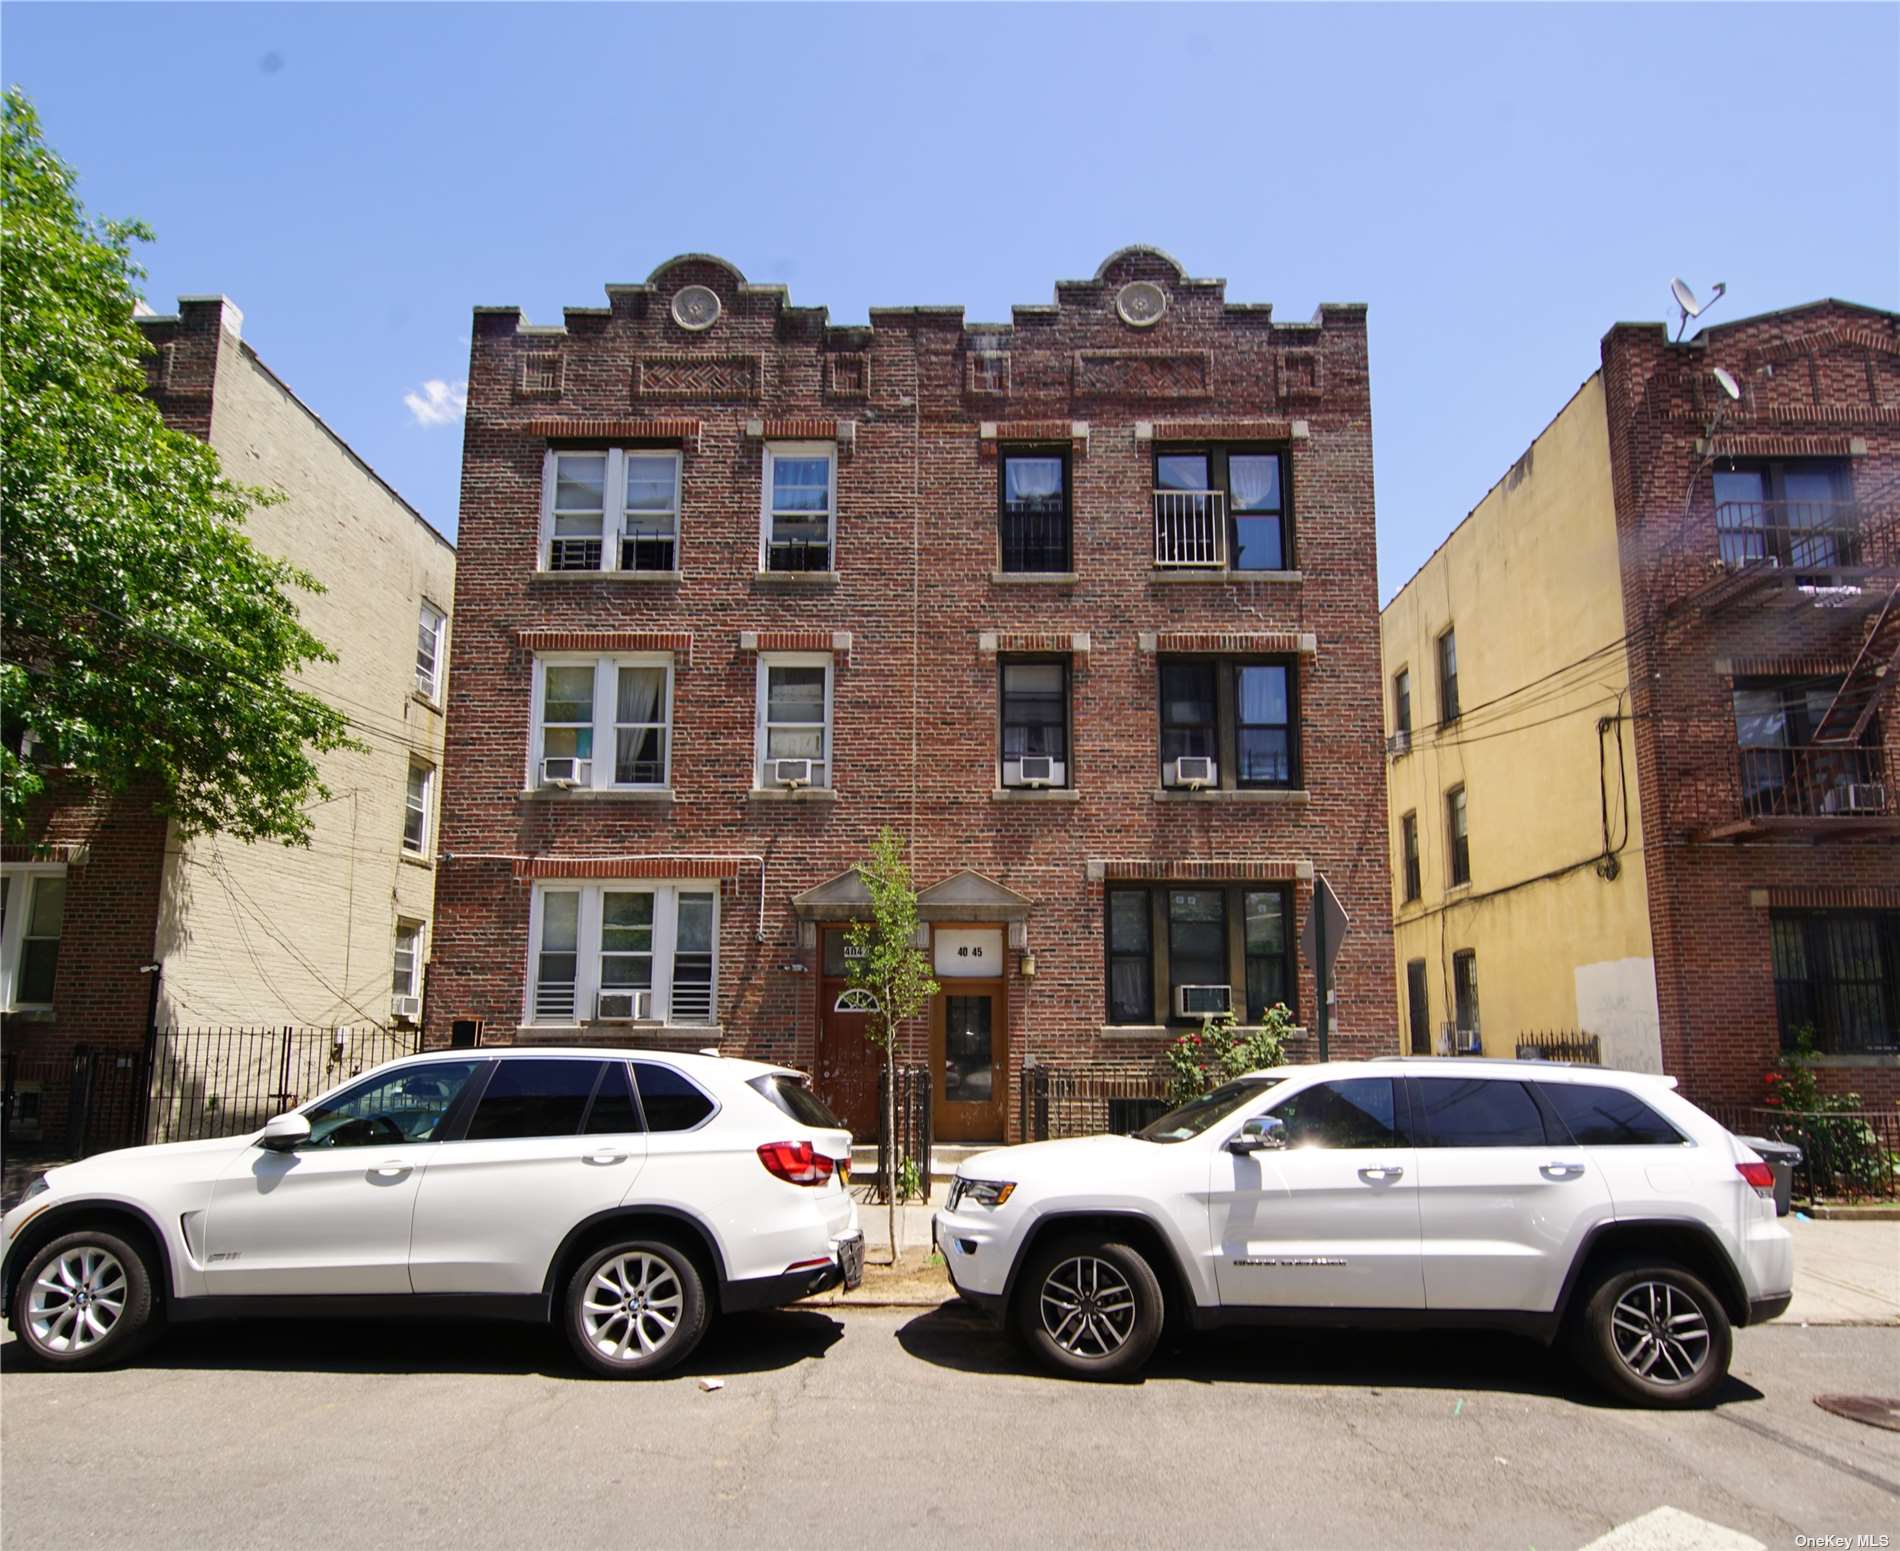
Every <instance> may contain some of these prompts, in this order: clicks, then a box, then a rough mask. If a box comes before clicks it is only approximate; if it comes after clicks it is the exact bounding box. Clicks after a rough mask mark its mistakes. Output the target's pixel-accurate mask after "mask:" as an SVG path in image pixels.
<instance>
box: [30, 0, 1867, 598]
mask: <svg viewBox="0 0 1900 1551" xmlns="http://www.w3.org/2000/svg"><path fill="white" fill-rule="evenodd" d="M4 39H5V53H4V62H3V63H0V70H3V71H4V75H5V79H6V80H7V81H9V82H12V83H17V84H19V85H21V86H23V87H24V88H25V89H26V91H27V92H28V94H29V95H31V96H32V97H33V98H34V99H35V101H36V102H37V104H38V106H39V108H40V111H41V113H42V116H43V118H44V122H45V126H46V131H47V135H48V137H49V139H50V140H51V141H52V143H53V144H54V145H55V146H56V147H57V148H58V149H59V150H60V152H61V153H62V154H63V155H64V156H65V157H66V158H67V160H68V161H70V162H72V163H73V164H74V165H75V166H77V167H78V169H79V170H80V174H81V184H80V191H81V195H82V197H83V198H84V199H85V200H86V202H87V203H88V205H89V206H90V207H91V208H93V209H94V210H96V211H99V212H101V213H105V214H110V215H120V216H123V215H138V216H142V217H143V218H144V219H145V220H146V221H148V222H149V223H150V224H151V225H152V226H153V227H154V229H155V230H156V232H157V234H158V241H157V242H156V243H155V244H154V245H152V246H151V247H150V248H149V249H147V250H146V253H145V260H146V264H147V267H148V268H149V270H150V272H151V279H150V282H149V286H148V295H149V296H150V297H151V299H152V301H153V303H154V305H156V306H157V307H158V309H159V310H160V311H167V310H169V309H170V306H171V303H172V300H173V298H175V297H176V296H177V295H179V294H180V293H185V294H193V293H200V292H208V291H223V292H225V293H227V294H228V295H230V296H231V297H232V298H233V299H234V300H236V301H237V303H238V304H239V306H241V307H242V308H243V309H244V312H245V335H246V337H247V338H248V339H249V340H250V341H251V342H252V344H253V345H254V346H255V347H256V348H257V350H258V352H259V354H260V355H262V356H263V358H264V359H265V360H266V361H267V362H269V363H270V365H271V366H272V367H273V368H274V369H275V370H276V371H277V372H278V373H279V374H280V375H281V376H283V377H284V378H285V379H286V380H287V381H288V382H289V383H290V384H291V385H292V386H293V387H294V388H295V389H296V390H297V392H298V393H299V394H300V395H301V396H302V397H303V398H304V399H305V401H306V402H308V403H309V404H310V405H311V406H312V407H313V408H315V409H316V410H317V411H318V413H320V414H322V415H323V416H324V417H325V418H326V419H327V420H328V421H329V422H330V424H331V425H332V426H334V427H335V428H336V430H337V431H338V432H339V433H340V434H341V435H343V436H344V437H345V438H346V439H347V440H348V441H349V442H350V443H351V444H352V445H353V446H354V447H355V448H356V449H357V451H358V452H360V453H361V454H362V455H363V456H364V457H365V458H367V459H368V460H369V461H370V462H371V463H372V464H374V465H375V467H376V468H377V469H378V470H379V471H380V472H381V473H382V474H383V475H384V477H385V478H387V479H388V480H389V481H390V483H391V484H393V485H394V486H395V487H396V488H397V489H399V490H400V491H402V492H403V494H404V495H405V496H407V497H408V498H409V499H410V501H412V502H413V503H414V504H415V505H416V506H417V507H418V508H419V509H420V510H421V511H422V512H423V513H424V515H426V516H427V517H429V518H430V519H431V520H432V521H433V522H435V523H436V524H437V525H438V526H440V527H442V528H443V529H444V530H445V531H448V532H450V533H453V531H454V524H455V504H456V494H457V484H458V467H459V458H460V446H459V441H460V428H459V422H458V421H456V419H455V418H454V416H453V414H452V413H450V414H448V415H447V416H446V417H444V416H443V415H442V413H441V405H442V403H443V395H442V394H441V392H440V391H439V390H438V392H437V394H436V396H435V398H434V399H432V398H431V396H430V392H429V390H428V389H427V387H426V386H425V385H426V384H427V383H429V382H431V381H435V382H441V383H446V384H449V385H451V392H452V388H453V385H454V384H456V383H457V382H459V381H460V379H461V378H463V377H464V376H465V374H466V362H467V355H468V323H469V309H470V308H471V307H472V306H475V305H477V304H482V303H519V304H520V305H521V306H523V307H524V308H525V309H526V310H527V312H528V315H529V317H530V318H531V319H534V320H536V321H544V322H554V321H558V320H559V314H560V309H561V307H562V306H563V305H569V304H580V305H599V304H601V303H602V301H603V296H602V291H601V288H602V286H603V285H605V284H607V283H609V282H616V281H633V280H641V279H644V278H645V277H646V275H647V274H648V272H649V271H650V270H651V269H652V268H653V267H654V265H655V264H657V263H658V262H659V261H660V260H662V259H664V258H666V257H668V256H670V255H671V254H674V253H677V252H682V251H687V250H708V251H711V252H715V253H719V254H722V255H724V256H725V257H727V258H729V259H731V260H732V261H733V262H734V263H736V264H737V265H738V266H739V267H740V268H741V269H742V270H743V271H745V273H746V274H747V275H748V276H749V277H750V278H751V279H753V280H757V281H777V282H783V283H785V284H787V285H789V286H790V287H791V290H792V296H793V300H794V301H796V302H798V303H800V304H823V305H826V306H829V307H830V309H831V316H832V318H833V320H834V321H837V322H853V321H862V320H863V319H864V317H865V312H866V309H867V308H868V307H872V306H885V305H906V304H912V303H925V302H929V303H961V304H962V305H963V306H964V307H965V308H966V309H967V316H968V317H969V318H970V319H971V320H972V321H990V320H998V319H1006V318H1007V317H1008V315H1009V307H1010V305H1011V304H1012V303H1016V302H1037V303H1039V302H1046V301H1048V300H1050V299H1051V287H1052V285H1053V283H1054V282H1055V281H1056V280H1057V279H1059V278H1069V277H1072V276H1087V275H1089V274H1092V273H1093V272H1094V270H1095V267H1096V265H1097V264H1098V263H1099V262H1100V261H1101V260H1102V258H1103V257H1104V256H1106V255H1107V254H1108V253H1109V252H1111V251H1112V250H1114V249H1115V248H1118V247H1120V246H1122V245H1124V244H1126V243H1131V242H1145V243H1153V244H1156V245H1158V246H1160V247H1164V248H1166V249H1168V250H1169V251H1170V252H1172V253H1174V254H1175V255H1176V256H1177V257H1179V258H1180V259H1181V260H1182V262H1183V263H1184V264H1186V266H1187V268H1188V269H1189V271H1190V272H1191V273H1193V274H1197V275H1219V276H1224V277H1225V278H1226V279H1227V281H1228V295H1229V296H1230V297H1231V298H1233V299H1235V300H1239V301H1270V302H1272V303H1273V304H1274V307H1275V310H1276V312H1277V314H1278V316H1280V317H1281V318H1304V317H1306V316H1308V315H1309V314H1310V313H1311V312H1312V310H1313V308H1314V306H1315V305H1316V304H1317V303H1319V302H1320V301H1322V300H1324V301H1365V302H1368V303H1370V304H1371V309H1372V310H1371V330H1372V368H1373V416H1374V438H1375V448H1376V455H1377V475H1378V502H1379V529H1380V540H1379V549H1380V570H1381V596H1382V597H1385V596H1389V595H1390V593H1391V592H1392V591H1393V590H1394V589H1395V588H1396V587H1397V586H1399V585H1400V584H1401V583H1403V582H1404V580H1405V579H1406V577H1408V576H1409V575H1410V574H1411V573H1412V571H1413V570H1414V569H1415V568H1416V566H1417V565H1418V564H1419V562H1420V561H1421V560H1423V559H1424V557H1425V556H1426V555H1427V554H1429V553H1430V551H1431V549H1432V548H1433V546H1434V545H1435V544H1437V542H1438V541H1439V540H1440V539H1441V538H1442V537H1443V536H1444V534H1445V533H1446V532H1447V531H1448V530H1449V529H1450V528H1451V526H1452V525H1453V524H1454V523H1456V522H1457V520H1458V519H1459V518H1460V517H1461V516H1463V514H1464V513H1465V512H1466V511H1467V510H1468V509H1469V508H1470V507H1471V506H1473V505H1474V504H1475V503H1476V502H1477V501H1478V500H1479V498H1480V497H1481V496H1482V495H1483V494H1484V492H1485V490H1486V489H1488V488H1489V487H1490V485H1491V484H1492V482H1493V481H1494V480H1496V479H1497V478H1498V477H1499V476H1500V475H1501V474H1502V473H1503V472H1504V471H1505V469H1506V468H1508V467H1509V465H1510V463H1511V462H1512V460H1513V459H1514V458H1516V456H1517V455H1518V454H1519V453H1520V452H1521V451H1522V450H1523V448H1524V447H1525V445H1526V444H1527V443H1528V442H1529V441H1530V439H1531V438H1532V437H1533V436H1534V435H1535V434H1536V433H1537V431H1538V430H1539V429H1540V428H1541V427H1542V426H1543V425H1544V424H1545V422H1546V421H1548V420H1549V418H1550V417H1551V416H1552V415H1553V414H1555V413H1556V411H1557V410H1558V409H1559V408H1560V407H1561V406H1562V404H1563V403H1564V401H1565V400H1566V399H1567V398H1568V397H1569V396H1570V394H1571V392H1572V391H1573V390H1574V389H1575V387H1576V386H1577V384H1578V383H1579V382H1581V381H1582V380H1583V379H1584V378H1585V377H1586V376H1588V374H1589V373H1590V372H1591V371H1592V370H1593V369H1594V368H1595V366H1596V365H1597V361H1598V356H1597V346H1598V341H1599V339H1600V338H1601V337H1602V335H1603V333H1604V331H1605V330H1606V329H1607V328H1608V327H1609V326H1610V325H1611V324H1612V323H1614V322H1616V321H1618V320H1622V319H1663V318H1665V317H1666V316H1668V315H1669V299H1668V284H1669V279H1670V277H1671V276H1672V275H1674V274H1681V275H1684V276H1686V277H1687V278H1688V279H1689V280H1690V282H1691V283H1692V284H1694V285H1696V286H1697V287H1698V288H1699V289H1700V290H1701V291H1702V292H1703V293H1704V294H1705V295H1706V294H1707V292H1708V289H1709V288H1710V286H1711V285H1712V283H1713V282H1715V281H1717V280H1724V281H1727V282H1728V285H1729V294H1728V296H1727V298H1726V299H1725V300H1724V301H1723V302H1722V303H1721V304H1720V305H1719V307H1718V308H1717V310H1716V311H1715V312H1713V313H1712V314H1711V315H1710V316H1711V320H1712V321H1714V320H1721V319H1725V318H1735V317H1742V316H1745V315H1746V314H1748V313H1752V312H1761V311H1767V310H1769V309H1772V308H1777V307H1785V306H1789V305H1792V304H1795V303H1799V302H1803V301H1808V300H1812V299H1814V298H1816V297H1819V296H1824V295H1833V296H1840V297H1845V298H1848V299H1850V300H1854V301H1860V302H1866V303H1870V304H1873V305H1876V306H1882V307H1896V306H1900V7H1895V6H1891V5H1883V6H1848V7H1840V8H1834V7H1827V6H1820V5H1810V6H1799V7H1790V8H1782V7H1778V6H1767V5H1759V6H1758V5H1747V6H1720V5H1697V6H1690V7H1684V8H1676V7H1664V6H1634V7H1621V6H1609V5H1602V6H1587V7H1569V6H1561V7H1560V6H1536V7H1530V6H1523V7H1519V6H1506V5H1487V6H1477V7H1449V6H1430V5H1405V6H1399V7H1393V8H1387V7H1381V6H1371V5H1342V6H1333V7H1317V6H1295V7H1270V6H1259V7H1243V6H1238V5H1201V6H1180V7H1174V8H1169V9H1158V8H1149V7H1145V6H1133V5H1128V6H1102V7H1097V6H1084V5H1048V6H1037V7H1014V6H1003V5H983V6H962V7H947V6H945V7H925V6H915V7H909V6H896V5H892V6H873V5H863V6H845V7H815V6H793V5H784V6H774V7H769V8H752V7H747V6H736V5H735V6H701V7H698V8H691V9H687V8H672V7H633V6H610V5H574V6H552V5H549V6H539V7H532V8H529V7H516V6H502V5H482V6H468V5H449V4H442V5H416V6H398V5H374V6H373V5H321V6H273V5H241V6H240V5H218V6H172V5H159V4H153V5H137V6H123V7H122V6H98V5H87V6H80V5H53V4H32V5H23V4H9V5H7V6H6V7H5V8H4ZM410 400H413V401H414V403H416V404H419V405H420V406H421V407H422V414H421V416H420V417H419V416H418V414H417V412H416V410H415V408H413V407H412V406H411V403H410V402H409V401H410ZM430 419H433V420H434V421H435V423H424V422H425V421H427V420H430Z"/></svg>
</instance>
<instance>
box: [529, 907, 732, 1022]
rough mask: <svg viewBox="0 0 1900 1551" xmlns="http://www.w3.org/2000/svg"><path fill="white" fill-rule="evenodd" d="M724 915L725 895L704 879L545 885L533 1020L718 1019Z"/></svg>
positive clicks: (532, 986) (533, 955)
mask: <svg viewBox="0 0 1900 1551" xmlns="http://www.w3.org/2000/svg"><path fill="white" fill-rule="evenodd" d="M718 922H719V896H718V892H717V890H716V889H712V888H708V887H706V886H705V885H702V884H675V883H649V882H641V881H638V880H629V881H627V882H613V883H598V884H595V883H587V884H581V883H566V882H548V883H545V884H539V885H537V886H536V889H535V896H534V907H533V920H532V922H531V926H530V935H531V944H530V953H529V965H530V968H529V985H528V998H527V1006H528V1017H529V1021H531V1022H534V1023H553V1024H567V1023H583V1022H589V1021H592V1020H595V1019H604V1020H607V1021H612V1022H625V1021H629V1020H632V1021H638V1022H649V1021H650V1022H658V1023H670V1024H692V1025H706V1024H710V1023H711V1022H712V1021H713V1013H714V1010H715V1001H716V998H715V995H714V986H715V984H716V979H715V973H716V961H717V954H718V939H719V931H718Z"/></svg>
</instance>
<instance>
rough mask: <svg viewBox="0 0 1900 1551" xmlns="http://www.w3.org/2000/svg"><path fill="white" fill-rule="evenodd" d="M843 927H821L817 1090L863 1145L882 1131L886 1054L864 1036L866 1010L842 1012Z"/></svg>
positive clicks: (815, 1063) (814, 1081) (844, 985)
mask: <svg viewBox="0 0 1900 1551" xmlns="http://www.w3.org/2000/svg"><path fill="white" fill-rule="evenodd" d="M845 930H846V929H845V928H844V927H842V926H827V927H823V928H821V931H822V932H823V934H824V935H823V937H822V939H821V941H820V943H819V947H820V949H821V952H820V954H819V959H818V967H819V973H818V1048H817V1052H816V1057H815V1059H814V1060H813V1063H812V1065H813V1071H812V1074H811V1077H812V1091H813V1092H815V1093H816V1094H817V1095H818V1097H819V1098H821V1099H823V1100H824V1101H825V1103H827V1104H828V1105H830V1106H831V1112H832V1113H833V1114H834V1115H836V1116H837V1117H838V1118H839V1119H840V1120H841V1121H843V1122H844V1124H845V1126H846V1127H847V1128H848V1129H849V1130H850V1132H851V1135H852V1137H853V1138H854V1139H855V1140H857V1141H861V1142H874V1141H876V1140H877V1138H878V1135H879V1133H880V1132H881V1131H882V1130H883V1125H882V1123H881V1121H880V1117H879V1114H878V1107H877V1076H878V1073H879V1071H881V1070H882V1069H883V1065H884V1052H883V1051H881V1050H879V1049H878V1048H877V1046H876V1045H874V1044H872V1043H871V1042H870V1040H868V1039H866V1038H865V1034H864V1031H865V1026H866V1025H867V1024H868V1023H869V1022H870V1017H869V1015H868V1014H866V1013H861V1012H839V1011H838V998H839V997H840V996H842V995H843V994H844V992H845V991H846V989H847V988H848V987H849V985H850V982H849V981H848V980H846V978H845V960H844V934H845Z"/></svg>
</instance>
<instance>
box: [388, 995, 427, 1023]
mask: <svg viewBox="0 0 1900 1551" xmlns="http://www.w3.org/2000/svg"><path fill="white" fill-rule="evenodd" d="M389 1015H390V1017H392V1018H394V1019H395V1020H396V1021H397V1022H398V1023H414V1022H416V1020H417V1019H419V1018H420V1017H421V1016H422V998H421V997H419V996H392V997H391V998H390V999H389Z"/></svg>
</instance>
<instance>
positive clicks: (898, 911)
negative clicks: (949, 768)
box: [845, 826, 937, 1263]
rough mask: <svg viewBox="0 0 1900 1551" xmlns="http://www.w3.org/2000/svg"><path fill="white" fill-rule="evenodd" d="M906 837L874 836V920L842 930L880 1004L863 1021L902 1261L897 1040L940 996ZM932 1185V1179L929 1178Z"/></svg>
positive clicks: (855, 974) (868, 881)
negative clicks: (877, 1076) (880, 1078)
mask: <svg viewBox="0 0 1900 1551" xmlns="http://www.w3.org/2000/svg"><path fill="white" fill-rule="evenodd" d="M904 849H905V842H904V837H903V836H902V835H900V834H898V832H897V831H896V830H894V829H891V828H889V827H888V826H887V827H886V828H884V829H882V830H880V831H878V836H877V838H876V839H875V840H873V841H872V842H871V855H870V857H869V858H868V859H867V860H865V861H862V862H859V863H858V876H859V878H861V879H862V880H863V881H864V887H865V891H866V892H867V893H868V894H869V895H870V896H871V919H870V920H868V921H856V922H853V923H852V925H851V928H850V930H849V931H847V932H846V933H845V944H846V946H847V947H848V948H849V949H850V954H849V956H848V957H847V958H846V960H845V971H846V975H847V977H848V978H849V980H850V982H851V988H852V989H853V990H855V991H860V992H864V993H866V994H868V995H869V996H870V998H871V1000H872V1002H873V1003H874V1004H875V1010H874V1011H872V1012H871V1013H870V1015H869V1016H868V1017H867V1018H866V1019H865V1020H864V1023H865V1037H866V1038H868V1039H869V1040H870V1041H871V1043H872V1044H874V1045H876V1046H878V1047H879V1048H880V1049H881V1050H882V1051H883V1052H884V1115H883V1125H884V1135H885V1138H886V1142H887V1145H886V1148H885V1156H886V1157H887V1158H889V1159H890V1161H891V1170H890V1172H891V1175H892V1177H891V1178H889V1179H886V1180H884V1181H883V1189H884V1199H885V1201H886V1203H887V1204H888V1205H889V1207H890V1214H891V1260H892V1262H893V1263H895V1262H896V1260H897V1197H898V1190H897V1180H896V1174H897V1157H896V1144H897V1039H898V1034H899V1032H900V1031H901V1030H902V1029H903V1026H904V1025H905V1024H906V1023H908V1022H909V1021H910V1020H911V1019H912V1018H915V1017H916V1016H917V1015H918V1014H919V1013H921V1012H922V1011H923V1010H924V1009H925V1008H926V1007H927V1006H929V1005H930V999H931V997H933V996H935V995H936V994H937V982H936V981H935V980H933V979H931V978H930V960H929V959H927V958H925V957H924V954H923V950H922V949H920V948H919V947H918V946H917V892H916V890H914V889H913V888H912V887H911V886H910V867H909V865H908V864H907V863H906V862H905V860H904ZM924 1188H925V1189H926V1190H927V1189H929V1181H927V1180H926V1181H925V1182H924Z"/></svg>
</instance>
